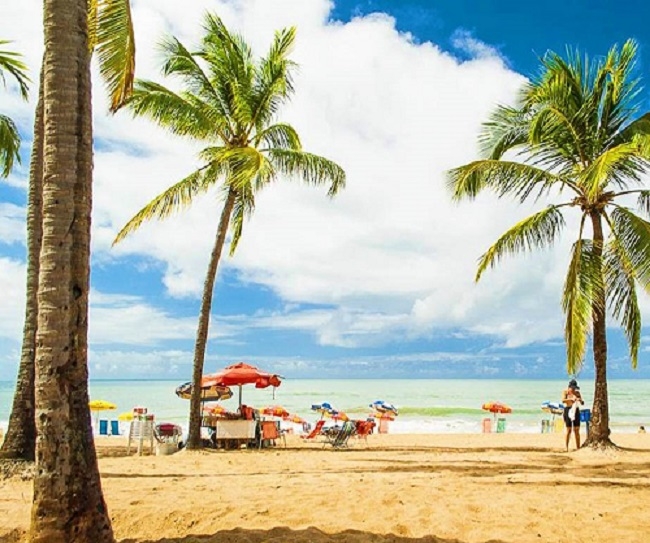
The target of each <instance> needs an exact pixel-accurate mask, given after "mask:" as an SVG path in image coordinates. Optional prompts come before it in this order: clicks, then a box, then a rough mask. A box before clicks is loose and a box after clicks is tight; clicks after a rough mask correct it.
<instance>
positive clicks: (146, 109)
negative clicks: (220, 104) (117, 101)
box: [127, 79, 220, 140]
mask: <svg viewBox="0 0 650 543" xmlns="http://www.w3.org/2000/svg"><path fill="white" fill-rule="evenodd" d="M127 107H128V108H129V109H130V110H131V111H132V112H133V115H137V116H144V117H148V118H150V119H151V120H153V121H155V122H156V123H158V124H159V125H160V126H161V127H162V128H165V129H167V130H169V131H170V132H171V133H172V134H178V135H181V136H189V137H191V138H194V139H197V140H205V139H216V136H217V134H218V131H219V128H220V127H219V126H218V125H217V126H215V125H214V124H213V119H211V118H210V117H209V116H208V115H206V109H208V108H207V107H206V106H205V105H204V103H203V102H201V101H200V100H199V99H198V98H196V97H195V96H194V95H191V94H189V93H182V94H177V93H175V92H173V91H171V90H170V89H168V88H166V87H163V86H162V85H160V84H159V83H155V82H153V81H143V80H140V79H138V80H137V81H136V83H135V89H134V90H133V95H132V96H131V98H129V100H128V101H127Z"/></svg>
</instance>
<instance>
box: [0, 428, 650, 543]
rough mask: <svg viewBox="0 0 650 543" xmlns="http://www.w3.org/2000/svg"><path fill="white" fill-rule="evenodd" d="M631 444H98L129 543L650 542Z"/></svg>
mask: <svg viewBox="0 0 650 543" xmlns="http://www.w3.org/2000/svg"><path fill="white" fill-rule="evenodd" d="M613 437H614V440H615V442H616V443H617V444H618V445H620V446H622V447H624V449H622V450H620V451H615V452H610V453H595V452H592V451H588V450H580V451H577V452H576V451H572V452H569V453H566V452H564V451H563V447H562V444H563V437H562V435H561V434H535V435H534V434H507V433H506V434H478V435H460V434H451V435H450V434H447V435H443V434H439V435H372V436H370V437H369V439H368V443H367V444H366V443H365V442H363V441H359V442H357V443H354V445H353V446H352V447H351V448H350V449H348V450H332V448H331V447H329V446H327V447H326V448H323V446H322V444H320V443H304V442H302V440H300V439H299V437H298V436H288V438H287V447H286V449H285V448H283V447H282V446H280V447H278V448H276V449H265V450H261V451H255V450H248V451H247V450H239V451H221V450H206V451H202V452H186V451H181V452H179V453H176V454H173V455H169V456H156V455H150V454H146V455H144V456H136V455H133V451H132V454H131V456H127V455H126V441H125V439H124V438H117V437H116V438H102V439H98V440H97V448H98V455H99V465H100V470H101V474H102V484H103V488H104V495H105V498H106V501H107V504H108V507H109V510H110V513H111V517H112V521H113V528H114V531H115V536H116V538H117V540H118V541H120V542H123V543H127V542H128V543H153V542H165V543H172V542H174V543H199V542H201V543H226V542H228V543H230V542H232V543H244V542H245V543H262V542H265V543H269V542H282V541H288V542H301V543H302V542H316V543H321V542H329V541H341V542H343V541H350V542H356V543H369V542H380V541H381V542H389V541H390V542H400V543H401V542H403V543H407V542H422V543H424V542H441V543H442V542H444V543H451V542H462V543H479V542H480V543H487V542H491V543H495V542H507V543H523V542H532V541H537V542H539V541H542V542H558V543H560V542H567V541H571V542H572V543H579V542H589V543H594V542H601V541H602V542H605V541H617V542H619V543H621V542H642V541H647V540H648V539H650V517H649V516H648V515H647V503H649V502H650V483H648V481H649V480H650V435H648V434H622V435H615V436H613ZM31 493H32V482H31V481H30V480H23V478H21V477H20V476H13V477H8V478H5V479H3V480H0V541H3V542H4V541H8V542H14V541H16V542H17V541H22V540H23V538H24V534H25V531H26V530H27V528H28V525H29V514H30V503H31Z"/></svg>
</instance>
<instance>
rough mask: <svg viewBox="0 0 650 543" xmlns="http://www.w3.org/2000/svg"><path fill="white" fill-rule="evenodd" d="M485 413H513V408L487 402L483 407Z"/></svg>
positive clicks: (499, 403)
mask: <svg viewBox="0 0 650 543" xmlns="http://www.w3.org/2000/svg"><path fill="white" fill-rule="evenodd" d="M481 409H483V410H484V411H489V412H490V413H494V414H495V415H496V414H497V413H512V408H511V407H510V406H508V405H506V404H504V403H501V402H487V403H484V404H483V406H482V407H481Z"/></svg>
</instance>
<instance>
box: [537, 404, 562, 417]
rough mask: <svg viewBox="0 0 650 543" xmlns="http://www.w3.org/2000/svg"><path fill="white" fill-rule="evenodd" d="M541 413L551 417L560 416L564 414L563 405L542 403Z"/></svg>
mask: <svg viewBox="0 0 650 543" xmlns="http://www.w3.org/2000/svg"><path fill="white" fill-rule="evenodd" d="M542 411H546V412H548V413H552V414H553V415H561V414H562V413H564V404H563V403H561V402H542Z"/></svg>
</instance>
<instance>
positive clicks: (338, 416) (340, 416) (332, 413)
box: [325, 409, 350, 422]
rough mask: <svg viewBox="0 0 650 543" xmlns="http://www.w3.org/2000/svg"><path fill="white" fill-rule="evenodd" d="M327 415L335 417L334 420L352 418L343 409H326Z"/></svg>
mask: <svg viewBox="0 0 650 543" xmlns="http://www.w3.org/2000/svg"><path fill="white" fill-rule="evenodd" d="M325 416H326V417H330V418H333V419H334V420H342V421H343V422H346V421H348V420H350V417H348V416H347V415H346V414H345V413H344V412H343V411H337V410H336V409H332V410H331V411H325Z"/></svg>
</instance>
